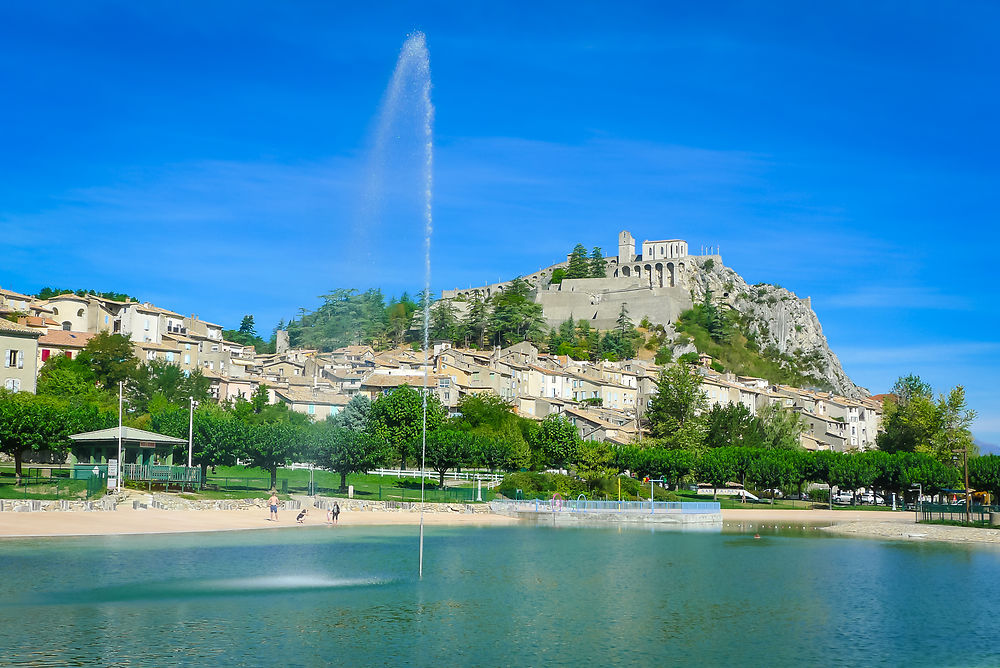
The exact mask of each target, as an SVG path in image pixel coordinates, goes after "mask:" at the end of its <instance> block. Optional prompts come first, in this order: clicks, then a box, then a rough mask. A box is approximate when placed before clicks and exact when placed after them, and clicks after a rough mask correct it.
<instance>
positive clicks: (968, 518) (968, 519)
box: [952, 448, 972, 524]
mask: <svg viewBox="0 0 1000 668" xmlns="http://www.w3.org/2000/svg"><path fill="white" fill-rule="evenodd" d="M952 453H953V454H955V455H958V453H962V457H963V459H964V460H965V461H964V464H965V523H966V524H971V523H972V495H971V492H972V490H970V489H969V450H968V449H967V448H961V449H959V450H952ZM956 459H957V457H956Z"/></svg>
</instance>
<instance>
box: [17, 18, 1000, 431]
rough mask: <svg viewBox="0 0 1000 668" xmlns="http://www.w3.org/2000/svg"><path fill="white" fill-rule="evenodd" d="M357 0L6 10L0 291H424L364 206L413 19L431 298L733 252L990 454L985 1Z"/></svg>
mask: <svg viewBox="0 0 1000 668" xmlns="http://www.w3.org/2000/svg"><path fill="white" fill-rule="evenodd" d="M206 4H207V5H208V6H207V7H206ZM360 4H361V3H353V4H351V5H349V4H348V3H327V2H300V3H265V2H228V3H221V2H220V3H184V2H180V3H178V2H171V3H157V2H148V3H127V4H125V3H121V4H118V3H99V2H93V3H76V4H72V5H70V4H66V3H30V5H29V4H25V5H23V6H20V7H18V6H12V5H11V4H10V3H8V4H7V5H5V6H4V7H3V8H2V9H0V81H2V87H0V90H2V91H3V104H2V105H0V133H2V143H0V146H2V149H0V156H2V159H0V229H2V230H3V235H2V237H0V285H2V286H4V287H9V288H12V289H15V290H19V291H22V292H34V291H36V290H37V289H39V288H40V287H42V286H44V285H58V286H67V287H88V288H94V289H107V290H120V291H126V292H130V293H132V294H135V295H137V296H139V297H141V298H142V299H145V300H150V301H153V302H155V303H157V304H159V305H162V306H165V307H168V308H172V309H174V310H178V311H181V312H183V313H192V312H195V313H198V314H199V315H200V316H202V317H204V318H206V319H209V320H212V321H215V322H220V323H222V324H224V325H227V326H235V325H236V324H237V323H238V322H239V319H240V317H241V316H242V315H243V314H244V313H253V314H255V316H256V319H257V322H258V324H259V328H260V329H261V330H269V329H270V328H271V327H273V326H274V324H275V323H276V322H277V321H278V320H279V319H280V318H288V317H290V316H293V315H294V314H295V313H296V312H297V309H298V308H299V307H307V308H308V307H313V306H315V305H316V304H317V303H318V301H317V295H320V294H322V293H324V292H326V291H328V290H329V289H331V288H334V287H357V288H362V289H363V288H368V287H381V288H382V289H383V290H384V291H385V292H387V293H389V294H398V293H399V292H401V291H402V290H404V289H408V290H410V291H411V292H415V291H416V290H419V287H420V284H421V281H422V266H421V261H422V259H421V257H420V255H421V245H422V235H421V230H420V224H419V220H418V219H417V218H416V216H415V215H414V214H413V211H412V210H408V209H407V207H406V206H395V207H394V206H389V207H388V208H387V209H386V212H387V215H386V216H385V217H384V218H383V219H382V220H381V221H380V222H377V223H376V222H373V221H372V220H371V219H370V218H369V217H365V216H362V215H361V212H362V210H363V202H362V197H361V193H362V191H363V189H364V183H365V178H366V170H367V166H368V157H367V147H368V145H369V142H370V138H371V131H372V128H373V123H374V118H375V115H376V113H377V110H378V105H379V100H380V99H381V96H382V94H383V90H384V88H385V85H386V83H387V82H388V80H389V77H390V75H391V73H392V69H393V66H394V63H395V59H396V56H397V53H398V51H399V47H400V45H401V43H402V41H403V39H404V38H405V36H406V34H407V33H408V32H410V31H412V30H414V29H419V30H423V31H424V32H426V34H427V41H428V46H429V48H430V51H431V59H432V68H433V77H434V92H433V95H434V102H435V105H436V109H437V116H436V125H435V137H436V156H435V158H436V169H435V181H436V191H435V200H436V201H435V219H436V222H435V235H434V239H433V270H432V271H433V278H432V283H433V287H434V289H436V290H438V289H441V288H450V287H456V286H468V285H470V284H476V283H480V282H482V281H485V280H490V281H493V280H496V279H497V278H509V277H511V276H513V275H516V274H518V273H527V272H529V271H532V270H535V269H537V268H538V267H541V266H546V265H548V264H550V263H551V262H552V261H554V260H556V259H558V258H559V257H561V256H564V255H565V253H566V252H568V250H569V249H570V248H571V247H572V246H573V245H574V244H575V243H576V242H577V241H579V242H582V243H583V244H584V245H586V246H587V247H588V248H589V247H591V246H595V245H600V246H603V247H604V248H605V249H606V250H608V251H609V252H612V253H613V252H614V250H613V248H614V245H615V236H616V234H617V232H618V230H620V229H623V228H627V229H629V230H631V231H632V232H633V234H634V235H635V236H636V237H638V238H640V239H642V238H664V237H680V238H684V239H687V240H688V241H689V243H690V245H691V247H692V248H693V249H698V248H699V247H700V246H701V245H703V244H718V245H719V246H720V247H721V250H722V254H723V257H724V260H725V262H726V264H727V265H729V266H731V267H733V268H734V269H736V270H737V271H738V272H740V273H741V274H742V275H743V276H744V277H745V278H746V279H747V280H748V281H750V282H757V281H768V282H773V283H779V284H781V285H783V286H784V287H787V288H789V289H791V290H792V291H794V292H796V293H797V294H799V295H801V296H805V295H810V296H812V298H813V306H814V308H815V310H816V311H817V313H818V314H819V317H820V320H821V322H822V323H823V326H824V331H825V333H826V335H827V337H828V339H829V341H830V344H831V345H832V347H833V349H834V351H835V352H837V353H838V354H839V355H840V357H841V360H842V361H843V363H844V366H845V368H846V370H847V371H848V373H849V374H850V375H851V376H852V378H854V379H855V381H856V382H858V383H860V384H862V385H864V386H866V387H868V388H869V389H871V391H873V392H880V391H884V390H885V389H886V388H887V387H889V386H890V385H891V384H892V382H893V381H894V379H895V378H896V377H897V376H899V375H901V374H906V373H918V374H920V375H922V376H923V377H924V378H925V379H927V380H928V381H930V382H931V383H932V384H933V386H934V387H935V389H936V390H938V391H944V390H946V389H947V388H948V387H951V386H953V385H955V384H960V383H961V384H964V385H965V386H966V387H967V390H968V393H969V399H970V403H971V405H972V406H973V407H974V408H976V409H977V410H978V411H979V413H980V417H979V419H978V421H977V423H976V425H975V429H974V431H975V433H976V435H977V436H978V437H979V438H981V439H982V440H984V441H986V442H990V443H1000V398H998V397H1000V394H998V392H997V389H996V387H997V386H996V382H997V378H998V375H1000V336H998V335H997V331H998V325H1000V317H998V315H997V313H998V309H997V308H996V306H995V299H996V296H995V294H994V293H995V286H996V282H997V281H996V278H995V267H996V261H995V259H994V256H995V253H996V249H997V246H998V241H1000V232H998V231H997V227H998V225H997V223H998V214H1000V205H998V203H997V199H996V190H997V186H996V184H997V183H998V181H1000V179H998V171H1000V169H998V166H997V161H996V156H997V155H998V153H1000V151H998V149H1000V146H998V144H1000V140H998V132H997V127H996V118H998V117H1000V114H998V112H1000V109H998V106H1000V93H998V92H997V88H996V81H997V74H998V72H997V70H998V67H997V63H1000V46H998V42H997V40H996V39H995V38H994V36H995V34H996V31H997V29H998V27H1000V7H998V6H997V5H996V4H995V3H988V2H963V3H932V2H884V3H862V2H856V3H852V2H846V3H836V4H835V5H829V6H820V5H816V4H815V3H807V4H805V5H803V4H802V3H793V2H788V3H779V2H774V3H749V2H748V3H648V4H642V3H603V4H597V3H580V2H572V3H543V4H542V6H539V3H520V4H518V3H513V4H512V3H490V4H488V5H487V4H482V5H478V4H476V3H468V4H467V5H465V6H458V5H455V4H452V3H441V4H438V3H427V2H423V3H407V4H403V5H401V6H397V7H394V8H386V7H378V8H376V9H365V8H361V7H360ZM873 4H877V6H875V7H872V6H871V5H873ZM393 166H394V167H395V168H396V169H395V174H396V176H397V177H398V178H397V179H396V180H394V181H393V183H394V185H396V186H397V187H398V188H399V189H401V190H405V189H406V188H407V187H408V186H409V184H410V181H409V180H408V178H409V177H408V176H407V174H408V171H407V170H408V166H409V165H408V163H407V161H406V160H405V159H401V160H400V161H399V162H398V163H394V165H393ZM403 199H404V200H405V198H403Z"/></svg>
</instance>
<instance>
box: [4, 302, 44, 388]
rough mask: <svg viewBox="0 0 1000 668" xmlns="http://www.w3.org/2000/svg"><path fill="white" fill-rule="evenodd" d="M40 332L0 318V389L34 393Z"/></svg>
mask: <svg viewBox="0 0 1000 668" xmlns="http://www.w3.org/2000/svg"><path fill="white" fill-rule="evenodd" d="M39 336H41V332H39V331H38V330H36V329H32V328H30V327H25V326H24V325H19V324H17V323H14V322H10V321H9V320H5V319H3V318H0V354H2V355H3V366H0V383H2V384H0V387H2V388H4V389H6V390H10V391H11V392H32V393H34V391H35V379H36V378H37V377H38V338H39Z"/></svg>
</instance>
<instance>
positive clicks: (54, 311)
mask: <svg viewBox="0 0 1000 668" xmlns="http://www.w3.org/2000/svg"><path fill="white" fill-rule="evenodd" d="M52 315H59V309H57V308H56V307H55V306H53V307H52Z"/></svg>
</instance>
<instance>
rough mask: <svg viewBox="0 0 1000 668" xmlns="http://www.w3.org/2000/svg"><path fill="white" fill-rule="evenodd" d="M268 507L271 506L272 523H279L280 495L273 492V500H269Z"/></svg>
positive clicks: (270, 518)
mask: <svg viewBox="0 0 1000 668" xmlns="http://www.w3.org/2000/svg"><path fill="white" fill-rule="evenodd" d="M267 505H269V506H271V516H270V517H269V518H268V519H269V520H270V521H272V522H277V521H278V493H277V492H271V498H270V499H268V500H267Z"/></svg>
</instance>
